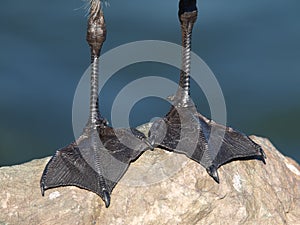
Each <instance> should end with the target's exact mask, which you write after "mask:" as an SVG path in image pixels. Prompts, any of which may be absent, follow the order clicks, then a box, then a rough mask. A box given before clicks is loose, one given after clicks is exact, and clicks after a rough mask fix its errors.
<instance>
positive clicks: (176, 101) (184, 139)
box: [148, 0, 265, 183]
mask: <svg viewBox="0 0 300 225" xmlns="http://www.w3.org/2000/svg"><path fill="white" fill-rule="evenodd" d="M178 16H179V21H180V25H181V33H182V68H181V72H180V80H179V87H178V90H177V93H176V94H175V96H174V98H173V105H172V107H171V109H170V111H169V112H168V113H167V115H166V116H165V117H164V118H162V119H158V120H156V121H155V122H154V123H153V125H152V127H151V128H150V131H149V134H148V136H149V137H148V140H149V142H150V143H151V144H152V145H153V146H158V147H161V148H164V149H166V150H169V151H174V152H178V153H183V154H185V155H187V157H189V158H190V159H192V160H194V161H196V162H198V163H200V164H201V165H202V166H203V167H205V168H206V170H207V172H208V174H209V175H210V176H211V177H212V178H213V179H214V180H215V181H216V182H218V183H219V175H218V172H217V169H218V168H219V167H220V166H222V165H223V164H225V163H227V162H229V161H232V160H236V159H241V158H245V159H252V158H259V159H261V160H263V161H264V158H265V154H264V152H263V150H262V149H261V147H260V146H259V145H258V144H256V143H255V142H253V141H252V140H251V139H250V138H249V137H248V136H246V135H245V134H243V133H241V132H238V131H236V130H234V129H232V128H230V127H226V126H223V125H220V124H217V123H216V122H214V121H212V120H209V119H207V118H205V117H204V116H203V115H201V114H200V113H198V112H197V109H196V107H195V106H194V104H193V102H192V99H191V97H190V67H191V38H192V29H193V25H194V23H195V21H196V19H197V7H196V0H180V2H179V12H178Z"/></svg>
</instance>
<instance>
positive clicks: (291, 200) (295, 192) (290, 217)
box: [0, 136, 300, 225]
mask: <svg viewBox="0 0 300 225" xmlns="http://www.w3.org/2000/svg"><path fill="white" fill-rule="evenodd" d="M252 138H253V140H254V141H255V142H257V143H258V144H260V145H261V146H262V147H263V149H264V151H265V153H266V155H267V159H266V163H267V164H266V165H264V164H263V163H262V162H261V161H259V160H249V161H234V162H231V163H228V164H226V165H224V166H222V167H221V168H220V169H219V176H220V184H217V183H216V182H214V181H213V180H212V178H211V177H209V175H208V174H207V173H206V171H205V169H204V168H203V167H202V166H200V165H199V164H197V163H195V162H194V161H192V160H188V159H187V158H186V157H185V156H184V155H179V154H173V153H169V152H165V151H162V150H160V149H155V150H154V151H152V152H151V151H147V152H146V153H145V154H143V155H142V156H141V157H140V158H139V159H138V160H137V161H136V162H134V163H132V164H131V166H130V167H129V170H128V171H127V173H126V174H125V176H124V177H123V178H122V180H121V181H120V183H119V184H118V185H117V186H116V188H115V189H114V191H113V193H112V196H111V206H110V207H109V208H105V206H104V203H103V202H102V200H101V199H100V197H98V196H97V195H96V194H94V193H92V192H88V191H85V190H82V189H79V188H76V187H60V188H55V189H51V190H47V191H46V193H45V196H44V197H42V195H41V193H40V188H39V181H40V177H41V174H42V172H43V169H44V167H45V165H46V163H47V162H48V160H49V158H44V159H39V160H33V161H31V162H29V163H25V164H22V165H16V166H11V167H2V168H0V225H3V224H14V225H15V224H31V225H34V224H43V225H47V224H68V225H69V224H102V225H104V224H160V225H163V224H222V225H225V224H249V225H250V224H300V222H299V218H300V167H299V165H298V164H297V163H296V162H295V161H293V160H292V159H289V158H287V157H284V156H283V155H282V154H281V153H280V152H278V151H277V150H276V149H275V148H274V146H273V145H272V144H271V143H270V142H269V141H268V139H264V138H259V137H255V136H253V137H252Z"/></svg>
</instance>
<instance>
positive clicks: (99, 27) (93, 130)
mask: <svg viewBox="0 0 300 225" xmlns="http://www.w3.org/2000/svg"><path fill="white" fill-rule="evenodd" d="M90 4H91V7H90V14H89V19H88V27H87V42H88V44H89V46H90V48H91V60H92V65H91V93H90V116H89V119H88V122H87V125H86V126H85V128H84V130H83V134H82V135H81V136H80V137H79V138H78V139H77V140H76V141H74V142H73V143H71V144H69V145H68V146H66V147H64V148H62V149H60V150H58V151H56V153H55V154H54V156H53V157H52V158H51V159H50V161H49V162H48V163H47V165H46V167H45V169H44V172H43V174H42V177H41V181H40V186H41V191H42V195H44V191H45V190H47V189H50V188H55V187H59V186H77V187H80V188H83V189H86V190H89V191H92V192H94V193H96V194H97V195H99V196H100V197H101V198H102V200H103V201H104V202H105V206H106V207H108V206H109V205H110V195H111V192H112V190H113V188H114V187H115V185H116V184H117V183H118V181H119V180H120V179H121V177H122V176H123V174H124V173H125V172H126V170H127V168H128V166H129V164H130V162H131V161H134V160H135V159H137V158H138V157H139V156H140V155H141V154H142V153H143V152H144V151H146V150H147V149H149V148H150V149H153V147H152V146H151V145H150V144H149V142H147V140H146V137H145V135H144V134H143V133H141V132H139V131H138V130H136V129H134V128H128V129H122V128H117V129H114V128H112V127H110V126H108V124H107V122H106V120H105V119H104V118H102V117H101V115H100V112H99V109H98V73H99V56H100V51H101V48H102V45H103V43H104V41H105V38H106V28H105V21H104V16H103V12H102V10H101V2H100V1H99V0H91V1H90Z"/></svg>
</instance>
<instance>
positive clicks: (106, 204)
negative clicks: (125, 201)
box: [103, 190, 110, 208]
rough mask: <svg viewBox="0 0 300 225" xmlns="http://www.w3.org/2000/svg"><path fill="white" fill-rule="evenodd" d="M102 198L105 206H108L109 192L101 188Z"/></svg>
mask: <svg viewBox="0 0 300 225" xmlns="http://www.w3.org/2000/svg"><path fill="white" fill-rule="evenodd" d="M103 200H104V202H105V207H106V208H108V207H109V205H110V194H109V193H108V191H106V190H103Z"/></svg>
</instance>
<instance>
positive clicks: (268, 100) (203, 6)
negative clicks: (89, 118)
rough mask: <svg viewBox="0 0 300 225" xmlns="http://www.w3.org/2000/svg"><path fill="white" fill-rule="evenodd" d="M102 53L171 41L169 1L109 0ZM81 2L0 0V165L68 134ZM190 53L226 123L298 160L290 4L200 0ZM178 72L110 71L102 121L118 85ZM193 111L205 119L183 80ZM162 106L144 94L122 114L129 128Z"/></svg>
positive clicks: (36, 153)
mask: <svg viewBox="0 0 300 225" xmlns="http://www.w3.org/2000/svg"><path fill="white" fill-rule="evenodd" d="M109 3H110V7H105V9H104V11H105V17H106V21H107V29H108V36H107V41H106V42H105V44H104V47H103V52H106V51H108V50H110V49H112V48H114V47H117V46H119V45H121V44H125V43H128V42H132V41H138V40H146V39H154V40H164V41H169V42H174V43H177V44H180V43H181V36H180V28H179V22H178V18H177V5H178V2H177V1H174V0H164V1H161V0H152V1H141V0H127V1H120V0H119V1H117V0H111V1H109ZM83 6H84V2H82V1H79V0H77V1H61V0H60V1H58V0H51V1H41V0H39V1H38V0H28V1H26V2H24V1H8V0H5V1H2V3H1V7H0V28H1V29H0V32H1V33H0V166H3V165H11V164H16V163H22V162H25V161H29V160H31V159H34V158H40V157H44V156H49V155H52V154H54V152H55V150H56V149H58V148H60V147H63V146H64V145H67V144H68V143H70V142H71V141H73V139H74V137H73V131H72V101H73V95H74V92H75V89H76V86H77V83H78V81H79V79H80V78H81V76H82V74H83V73H84V71H85V70H86V68H87V67H88V66H89V63H90V62H89V61H90V57H89V48H88V46H87V44H86V41H85V35H86V20H87V18H86V10H84V7H83ZM198 9H199V16H198V20H197V23H196V25H195V27H194V33H193V51H194V52H195V53H196V54H198V55H199V56H200V57H201V58H202V59H203V60H204V61H205V62H206V63H207V64H208V65H209V66H210V68H211V69H212V71H213V72H214V74H215V75H216V77H217V79H218V81H219V83H220V85H221V88H222V90H223V93H224V96H225V100H226V106H227V116H228V120H227V123H228V125H230V126H232V127H234V128H237V129H239V130H242V131H243V132H245V133H247V134H255V135H258V136H263V137H268V138H269V139H270V140H271V141H272V142H273V143H274V145H275V146H276V147H277V148H278V149H279V150H280V151H281V152H282V153H284V154H285V155H288V156H291V157H293V158H294V159H296V160H297V161H298V162H300V153H299V150H300V141H299V127H300V119H299V115H300V101H299V96H300V88H299V85H300V63H299V62H300V42H299V40H300V14H299V10H300V1H298V0H251V1H249V0H227V1H224V0H201V1H198ZM157 74H166V77H167V78H171V79H174V80H175V81H176V80H177V79H178V75H179V73H178V71H175V75H174V68H169V67H168V66H165V65H160V64H153V65H152V64H151V65H149V63H144V64H138V65H131V66H129V67H128V68H125V69H123V70H121V71H120V72H118V73H117V74H116V75H115V76H114V77H113V78H112V79H111V81H110V82H109V83H108V84H107V85H106V86H105V88H104V89H103V90H102V93H101V96H102V101H101V111H102V113H103V114H104V116H105V117H107V118H110V113H109V112H110V109H111V105H112V101H113V99H114V97H115V96H116V94H117V93H118V90H120V89H121V88H122V86H124V85H126V83H128V82H129V81H132V80H134V79H136V78H139V77H143V76H148V75H157ZM192 88H193V89H192V96H193V99H194V101H195V102H196V104H197V105H198V109H199V111H201V113H203V114H205V115H206V116H209V109H208V106H207V102H206V100H205V99H204V98H203V95H202V94H201V90H199V88H198V87H196V85H195V84H192ZM168 108H169V105H168V104H167V103H166V102H163V101H162V100H159V99H155V98H149V99H145V100H144V101H141V102H139V103H138V104H137V105H136V106H135V107H134V108H133V109H132V112H131V116H130V124H131V125H132V126H136V125H139V124H142V123H145V122H147V121H149V120H150V119H151V118H153V117H155V116H163V115H164V114H165V113H166V112H167V110H168Z"/></svg>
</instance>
